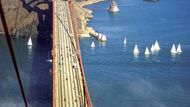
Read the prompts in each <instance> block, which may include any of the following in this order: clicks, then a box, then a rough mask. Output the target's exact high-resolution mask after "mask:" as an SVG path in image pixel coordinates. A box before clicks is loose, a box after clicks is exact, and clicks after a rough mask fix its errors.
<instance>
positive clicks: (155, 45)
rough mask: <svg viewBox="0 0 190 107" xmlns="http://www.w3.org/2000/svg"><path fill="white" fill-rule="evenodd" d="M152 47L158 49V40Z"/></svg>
mask: <svg viewBox="0 0 190 107" xmlns="http://www.w3.org/2000/svg"><path fill="white" fill-rule="evenodd" d="M154 48H155V50H156V51H159V50H160V46H159V44H158V41H156V42H155V44H154Z"/></svg>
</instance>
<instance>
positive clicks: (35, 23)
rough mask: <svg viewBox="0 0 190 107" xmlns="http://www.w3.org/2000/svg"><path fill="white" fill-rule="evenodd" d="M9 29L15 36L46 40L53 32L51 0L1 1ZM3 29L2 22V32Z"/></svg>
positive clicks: (0, 28) (0, 26) (0, 25)
mask: <svg viewBox="0 0 190 107" xmlns="http://www.w3.org/2000/svg"><path fill="white" fill-rule="evenodd" d="M1 3H2V4H3V10H4V14H5V17H6V21H7V25H8V29H9V32H10V34H11V35H13V36H35V35H38V36H40V37H42V38H46V37H47V36H50V35H51V32H52V2H51V1H50V0H1ZM2 31H3V27H2V24H1V20H0V32H2Z"/></svg>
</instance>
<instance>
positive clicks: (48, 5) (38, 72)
mask: <svg viewBox="0 0 190 107" xmlns="http://www.w3.org/2000/svg"><path fill="white" fill-rule="evenodd" d="M21 2H22V5H23V8H25V9H26V10H27V11H28V12H29V13H31V12H35V13H37V17H38V21H39V24H38V26H37V30H38V37H37V40H36V44H35V46H33V47H32V48H33V49H32V53H33V56H32V57H33V58H32V59H33V61H32V68H31V71H30V80H29V81H30V83H29V84H30V86H29V87H27V88H28V92H27V96H28V97H29V98H28V99H29V103H30V105H31V106H32V107H51V106H52V78H51V76H50V72H49V71H50V69H51V64H50V63H49V62H46V60H47V58H48V53H49V52H50V51H51V48H52V39H51V35H52V1H51V0H31V1H28V0H21ZM40 6H41V7H40ZM42 8H45V9H42ZM29 50H31V49H29Z"/></svg>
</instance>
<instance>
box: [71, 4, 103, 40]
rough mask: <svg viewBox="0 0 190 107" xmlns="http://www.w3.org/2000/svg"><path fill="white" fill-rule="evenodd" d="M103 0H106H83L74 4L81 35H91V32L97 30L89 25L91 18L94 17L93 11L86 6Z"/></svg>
mask: <svg viewBox="0 0 190 107" xmlns="http://www.w3.org/2000/svg"><path fill="white" fill-rule="evenodd" d="M103 1H105V0H90V1H82V2H75V3H74V6H75V8H76V11H77V19H78V29H79V36H80V37H90V35H89V34H90V33H92V32H95V30H94V29H93V28H92V27H89V26H88V21H89V19H91V18H93V16H92V12H93V11H92V10H90V9H87V8H85V7H84V6H87V5H92V4H95V3H99V2H103Z"/></svg>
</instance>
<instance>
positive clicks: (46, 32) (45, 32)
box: [21, 0, 52, 42]
mask: <svg viewBox="0 0 190 107" xmlns="http://www.w3.org/2000/svg"><path fill="white" fill-rule="evenodd" d="M27 1H28V0H21V2H22V4H23V7H24V8H25V9H26V10H27V11H28V12H29V13H31V12H35V13H37V16H38V21H39V24H38V26H37V30H38V33H39V34H38V39H39V42H41V41H42V40H44V39H45V40H51V34H52V1H51V0H31V1H30V2H27ZM40 5H41V7H43V8H46V7H47V9H41V8H40V7H39V6H40Z"/></svg>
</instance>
